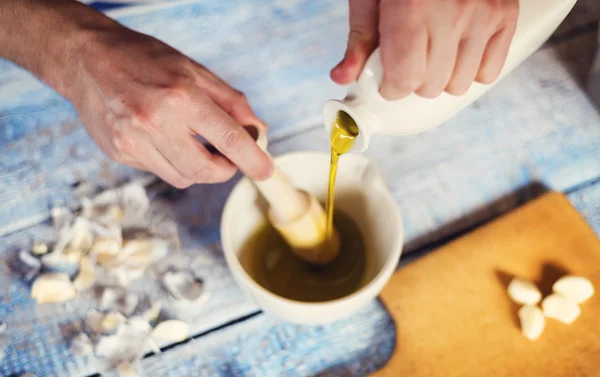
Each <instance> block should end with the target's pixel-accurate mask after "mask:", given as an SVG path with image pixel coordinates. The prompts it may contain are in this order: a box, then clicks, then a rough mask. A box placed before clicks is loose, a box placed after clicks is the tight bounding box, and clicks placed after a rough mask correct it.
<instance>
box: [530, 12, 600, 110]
mask: <svg viewBox="0 0 600 377" xmlns="http://www.w3.org/2000/svg"><path fill="white" fill-rule="evenodd" d="M567 42H568V43H567ZM551 43H552V44H554V45H555V47H554V51H555V54H556V56H557V57H558V59H560V61H561V62H562V63H563V65H564V67H565V68H566V69H567V71H568V72H569V74H570V75H571V77H572V78H573V80H574V81H575V82H576V83H577V85H579V87H580V89H581V90H582V91H584V92H585V93H586V94H587V95H588V97H589V96H590V92H589V87H588V81H589V79H590V76H591V72H592V67H593V65H594V57H595V55H596V51H597V50H598V22H594V23H590V24H587V25H584V26H582V27H581V28H579V29H576V30H573V31H572V32H570V33H567V34H565V35H561V36H557V37H554V38H553V39H551ZM541 84H542V86H549V85H552V84H553V83H552V82H542V83H541ZM598 105H599V106H600V104H598ZM597 110H598V111H600V109H598V108H597Z"/></svg>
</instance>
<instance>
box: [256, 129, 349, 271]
mask: <svg viewBox="0 0 600 377" xmlns="http://www.w3.org/2000/svg"><path fill="white" fill-rule="evenodd" d="M247 129H248V128H247ZM249 132H250V134H251V135H252V136H253V137H254V138H255V140H256V143H257V144H258V145H259V147H260V148H261V149H262V150H263V151H264V152H265V153H266V154H267V156H269V158H271V155H270V154H269V152H267V137H266V135H265V134H264V133H261V132H253V131H252V130H249ZM274 166H275V170H274V172H273V175H272V176H271V177H270V178H268V179H266V180H264V181H254V184H255V186H256V188H257V189H258V191H260V193H261V194H262V196H263V197H264V198H265V200H266V201H267V203H269V211H268V218H269V221H270V222H271V224H272V225H273V226H274V227H275V229H277V230H278V231H279V233H280V234H281V235H282V236H283V238H284V239H285V240H286V242H287V243H288V244H289V245H290V246H291V248H292V250H293V251H294V254H296V256H297V257H299V258H301V259H302V260H304V261H306V262H309V263H312V264H320V265H323V264H327V263H329V262H331V261H333V260H334V259H335V258H336V257H337V255H338V253H339V246H340V240H339V235H338V234H337V232H335V230H334V232H333V234H334V237H333V239H332V240H328V239H327V234H326V225H327V224H326V223H327V215H326V213H325V210H324V209H323V207H322V206H321V203H319V201H318V200H317V199H316V198H315V197H314V196H312V195H310V194H309V193H308V192H306V191H303V190H298V189H296V188H295V187H294V186H293V185H292V184H291V182H290V181H289V179H288V177H287V176H286V175H285V174H283V172H282V171H281V170H280V169H279V168H278V167H277V165H275V164H274Z"/></svg>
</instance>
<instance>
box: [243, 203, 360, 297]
mask: <svg viewBox="0 0 600 377" xmlns="http://www.w3.org/2000/svg"><path fill="white" fill-rule="evenodd" d="M334 225H335V228H336V230H337V232H338V234H339V236H340V252H339V254H338V256H337V257H336V259H334V260H333V261H332V262H331V263H329V264H328V265H325V266H318V265H313V264H310V263H307V262H305V261H303V260H302V259H300V258H298V257H296V255H295V254H294V253H293V252H292V250H291V248H290V246H289V245H288V244H287V243H286V242H285V240H284V239H283V237H282V236H281V235H280V234H279V232H278V231H277V230H276V229H275V228H274V227H273V226H272V225H271V224H270V223H269V222H264V223H263V224H262V225H261V226H259V227H258V228H257V229H256V230H255V231H254V233H253V234H252V235H251V236H250V237H249V239H248V240H246V242H245V243H244V247H243V248H242V251H241V254H240V262H241V263H242V266H243V267H244V269H245V270H246V272H247V273H248V274H249V275H250V276H251V277H252V279H253V280H254V281H256V282H257V283H258V284H259V285H261V286H262V287H263V288H265V289H266V290H268V291H270V292H272V293H274V294H276V295H278V296H281V297H285V298H287V299H290V300H295V301H303V302H320V301H330V300H335V299H338V298H342V297H344V296H347V295H349V294H351V293H353V292H356V291H357V290H358V289H359V288H360V287H361V284H362V281H363V276H364V272H365V264H366V263H365V261H366V254H365V245H364V241H363V238H362V235H361V233H360V231H359V229H358V227H357V226H356V224H355V223H354V221H353V220H352V219H351V218H350V217H349V216H348V215H346V214H344V213H343V212H336V213H335V220H334Z"/></svg>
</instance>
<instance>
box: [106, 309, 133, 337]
mask: <svg viewBox="0 0 600 377" xmlns="http://www.w3.org/2000/svg"><path fill="white" fill-rule="evenodd" d="M125 322H127V318H125V316H124V315H123V314H121V313H119V312H118V311H116V310H113V311H111V312H109V313H107V314H106V315H105V316H104V317H103V318H102V321H101V322H100V328H101V329H102V333H110V332H113V331H115V330H116V329H117V328H118V327H119V326H120V325H121V324H123V323H125Z"/></svg>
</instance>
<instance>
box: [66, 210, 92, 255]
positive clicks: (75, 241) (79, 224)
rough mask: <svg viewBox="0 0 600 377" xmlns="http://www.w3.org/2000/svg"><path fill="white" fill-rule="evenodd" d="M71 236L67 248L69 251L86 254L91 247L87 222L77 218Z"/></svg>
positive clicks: (90, 235) (90, 236)
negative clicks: (78, 251) (74, 250)
mask: <svg viewBox="0 0 600 377" xmlns="http://www.w3.org/2000/svg"><path fill="white" fill-rule="evenodd" d="M72 230H73V235H72V238H71V242H69V247H70V248H71V249H76V250H80V251H81V252H82V253H87V252H88V251H89V250H90V247H91V246H92V233H91V231H90V225H89V222H88V221H87V220H86V219H84V218H82V217H78V218H77V219H76V220H75V223H74V224H73V229H72Z"/></svg>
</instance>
